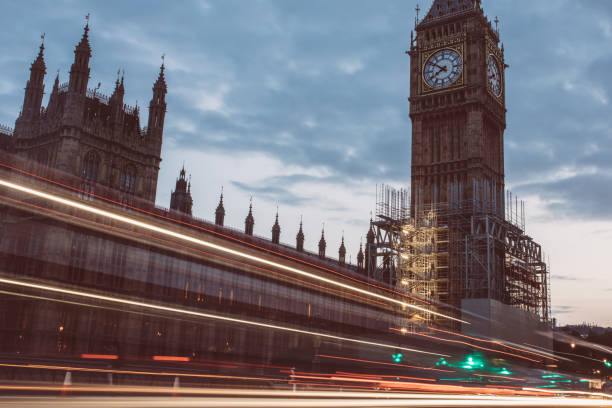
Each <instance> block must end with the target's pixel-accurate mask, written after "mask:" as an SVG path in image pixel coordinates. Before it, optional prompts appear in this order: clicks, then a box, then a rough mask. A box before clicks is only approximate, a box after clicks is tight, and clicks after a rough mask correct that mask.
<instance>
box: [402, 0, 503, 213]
mask: <svg viewBox="0 0 612 408" xmlns="http://www.w3.org/2000/svg"><path fill="white" fill-rule="evenodd" d="M408 54H409V55H410V118H411V120H412V180H411V188H412V191H411V200H412V203H411V204H412V206H411V207H412V209H413V212H414V211H419V209H422V208H428V207H430V206H434V207H435V206H437V205H439V204H444V205H448V206H449V207H454V208H466V209H468V210H469V209H471V208H474V207H475V208H477V209H479V210H484V211H486V212H490V213H491V214H496V215H498V216H501V217H503V215H504V147H503V146H504V144H503V140H504V130H505V128H506V117H505V116H506V107H505V88H504V69H505V62H504V50H503V45H502V46H501V47H500V46H499V33H498V32H497V29H495V28H493V27H492V25H491V24H490V22H489V21H488V20H487V19H486V17H485V15H484V13H483V10H482V9H481V7H480V0H435V1H434V3H433V5H432V7H431V9H430V10H429V12H428V13H427V15H426V16H425V18H424V19H423V20H422V21H421V22H420V23H419V24H418V25H417V27H416V38H414V37H413V40H412V44H411V48H410V51H409V52H408Z"/></svg>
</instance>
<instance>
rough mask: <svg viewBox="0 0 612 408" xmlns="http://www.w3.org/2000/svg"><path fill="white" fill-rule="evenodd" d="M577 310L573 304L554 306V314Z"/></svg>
mask: <svg viewBox="0 0 612 408" xmlns="http://www.w3.org/2000/svg"><path fill="white" fill-rule="evenodd" d="M575 310H576V308H575V307H573V306H554V307H553V308H552V313H553V315H559V314H568V313H573V312H574V311H575Z"/></svg>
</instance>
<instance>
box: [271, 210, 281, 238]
mask: <svg viewBox="0 0 612 408" xmlns="http://www.w3.org/2000/svg"><path fill="white" fill-rule="evenodd" d="M280 233H281V227H280V224H279V223H278V209H277V210H276V219H275V220H274V225H273V226H272V243H273V244H279V243H280Z"/></svg>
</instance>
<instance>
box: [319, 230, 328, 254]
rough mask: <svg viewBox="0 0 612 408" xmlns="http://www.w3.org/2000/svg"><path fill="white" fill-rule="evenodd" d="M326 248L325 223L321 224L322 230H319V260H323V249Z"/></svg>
mask: <svg viewBox="0 0 612 408" xmlns="http://www.w3.org/2000/svg"><path fill="white" fill-rule="evenodd" d="M326 247H327V243H326V242H325V223H323V228H322V229H321V239H320V240H319V258H320V259H325V248H326Z"/></svg>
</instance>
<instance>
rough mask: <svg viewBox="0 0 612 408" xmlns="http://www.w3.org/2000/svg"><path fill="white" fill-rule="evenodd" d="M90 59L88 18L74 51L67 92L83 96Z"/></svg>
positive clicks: (85, 89) (87, 78) (85, 90)
mask: <svg viewBox="0 0 612 408" xmlns="http://www.w3.org/2000/svg"><path fill="white" fill-rule="evenodd" d="M90 58H91V46H90V45H89V16H88V17H87V25H86V26H85V30H84V32H83V37H82V38H81V42H79V44H78V45H77V46H76V48H75V50H74V62H73V63H72V67H71V68H70V81H69V84H68V90H69V92H74V93H76V94H79V95H85V94H86V92H87V83H88V82H89V59H90Z"/></svg>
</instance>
